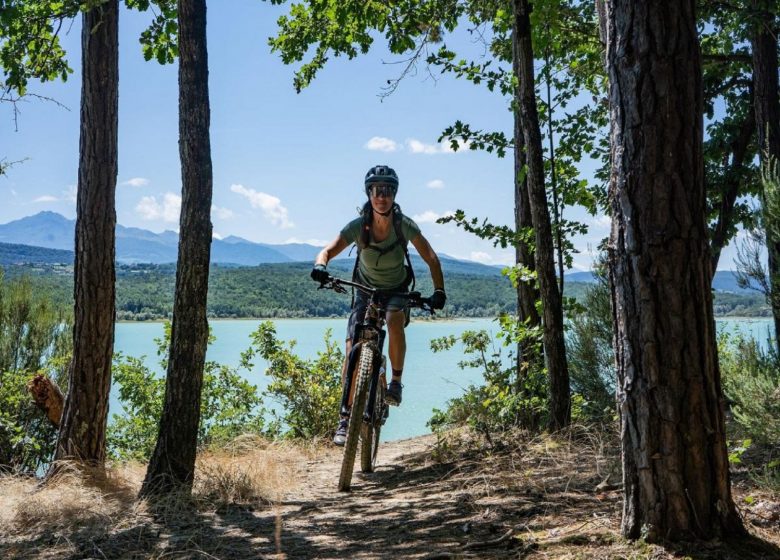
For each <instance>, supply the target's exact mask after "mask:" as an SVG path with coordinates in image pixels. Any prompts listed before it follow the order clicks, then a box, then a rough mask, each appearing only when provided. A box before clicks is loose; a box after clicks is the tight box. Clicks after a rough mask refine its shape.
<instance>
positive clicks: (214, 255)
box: [0, 212, 756, 294]
mask: <svg viewBox="0 0 780 560" xmlns="http://www.w3.org/2000/svg"><path fill="white" fill-rule="evenodd" d="M75 225H76V221H75V220H69V219H68V218H66V217H64V216H62V215H60V214H57V213H56V212H39V213H38V214H35V215H33V216H27V217H25V218H21V219H19V220H14V221H12V222H8V223H7V224H0V265H11V264H22V263H27V264H46V263H48V264H55V263H65V264H70V263H72V262H73V244H74V231H75ZM178 243H179V235H178V234H177V233H176V232H173V231H164V232H162V233H154V232H152V231H148V230H145V229H141V228H134V227H125V226H122V225H117V226H116V260H117V262H119V263H121V264H135V263H153V264H163V263H174V262H176V258H177V253H178ZM320 250H321V247H316V246H314V245H309V244H306V243H287V244H279V245H273V244H266V243H254V242H252V241H248V240H247V239H243V238H241V237H236V236H229V237H226V238H224V239H214V240H213V241H212V245H211V262H212V263H216V264H221V265H238V266H257V265H259V264H268V263H291V262H300V261H306V262H312V261H314V258H315V257H316V256H317V253H319V251H320ZM352 255H354V253H352ZM352 255H349V254H347V253H344V254H343V256H342V257H341V258H343V259H352V258H353V257H352ZM440 258H441V260H442V262H443V264H444V269H445V270H446V271H447V272H458V273H464V274H473V275H477V276H499V275H500V274H501V267H496V266H488V265H484V264H480V263H476V262H472V261H463V260H459V259H454V258H452V257H448V256H446V255H440ZM412 262H413V264H414V267H415V270H416V271H417V273H418V274H420V273H422V272H423V271H424V270H425V265H424V263H422V260H421V259H420V257H419V256H417V255H415V254H414V253H412ZM566 280H567V281H569V282H582V283H592V282H595V281H596V277H595V275H594V274H593V272H571V273H568V274H566ZM712 287H713V289H714V290H716V291H721V292H730V293H735V294H755V293H756V292H755V291H754V290H750V289H745V288H742V287H740V286H739V285H738V284H737V278H736V276H735V274H734V273H733V272H731V271H727V270H719V271H717V272H716V273H715V277H714V278H713V282H712Z"/></svg>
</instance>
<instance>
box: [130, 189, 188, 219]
mask: <svg viewBox="0 0 780 560" xmlns="http://www.w3.org/2000/svg"><path fill="white" fill-rule="evenodd" d="M135 211H136V212H138V214H139V215H140V216H141V218H143V219H144V220H163V221H164V222H173V223H175V222H178V221H179V215H180V214H181V197H180V196H179V195H176V194H173V193H165V195H163V200H162V202H157V198H156V197H154V196H145V197H143V198H142V199H141V200H140V201H139V202H138V204H137V205H136V207H135Z"/></svg>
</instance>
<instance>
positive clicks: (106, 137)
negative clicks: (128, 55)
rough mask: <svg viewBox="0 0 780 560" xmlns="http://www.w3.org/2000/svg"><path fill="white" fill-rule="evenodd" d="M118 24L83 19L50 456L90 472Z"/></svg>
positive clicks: (105, 275)
mask: <svg viewBox="0 0 780 560" xmlns="http://www.w3.org/2000/svg"><path fill="white" fill-rule="evenodd" d="M118 19H119V4H118V1H117V0H109V1H108V2H105V3H103V4H101V5H100V6H99V7H97V8H93V9H91V10H89V11H88V12H85V13H84V15H83V16H82V30H81V47H82V71H81V76H82V90H81V133H80V140H79V177H78V194H77V197H76V245H75V247H76V251H75V253H76V254H75V265H74V282H73V284H74V287H73V296H74V302H75V306H74V318H73V319H74V321H73V361H72V362H71V366H70V373H69V377H68V393H67V396H66V398H65V409H64V411H63V414H62V422H61V425H60V432H59V438H58V441H57V450H56V452H55V460H58V461H59V460H63V459H76V460H78V461H80V462H82V463H85V464H87V465H90V466H93V467H102V466H103V464H104V462H105V458H106V424H107V421H108V394H109V390H110V388H111V359H112V354H113V350H114V316H115V270H114V259H115V253H116V251H115V230H116V208H115V193H116V177H117V129H118V120H117V111H118V87H119V62H118V61H119V39H118ZM55 468H56V466H55Z"/></svg>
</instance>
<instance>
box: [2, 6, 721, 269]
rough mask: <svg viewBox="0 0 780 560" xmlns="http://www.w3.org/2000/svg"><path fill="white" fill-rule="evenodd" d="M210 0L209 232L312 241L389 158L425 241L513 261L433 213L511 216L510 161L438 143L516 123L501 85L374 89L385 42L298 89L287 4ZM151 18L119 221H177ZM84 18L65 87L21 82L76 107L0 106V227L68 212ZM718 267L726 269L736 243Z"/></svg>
mask: <svg viewBox="0 0 780 560" xmlns="http://www.w3.org/2000/svg"><path fill="white" fill-rule="evenodd" d="M226 5H227V3H221V2H220V3H215V2H212V3H210V5H209V6H210V9H209V13H208V42H209V45H208V47H209V67H210V77H209V87H210V99H211V145H212V158H213V167H214V199H213V204H214V208H213V211H212V220H213V223H214V231H215V234H216V235H219V236H220V237H226V236H228V235H237V236H240V237H244V238H246V239H249V240H251V241H256V242H263V243H286V242H296V241H297V242H307V243H313V244H318V245H322V244H324V243H325V242H326V241H329V240H330V239H332V238H333V237H335V236H336V235H337V234H338V231H339V230H340V229H341V227H342V226H343V225H344V224H345V223H346V222H348V221H349V220H351V219H353V218H354V217H355V216H356V208H357V206H359V205H362V203H363V200H364V194H363V190H362V178H363V176H364V174H365V172H366V170H367V169H368V168H369V167H370V166H372V165H374V164H388V165H390V166H392V167H394V168H395V169H396V171H397V172H398V174H399V176H400V180H401V186H400V191H399V195H398V198H397V201H398V203H399V204H400V205H401V207H402V208H403V211H404V213H406V214H408V215H410V216H412V217H413V218H414V219H415V220H416V221H417V222H418V223H419V225H420V226H421V228H422V231H423V233H424V234H425V236H426V237H427V238H428V239H429V241H430V242H431V244H432V245H433V247H434V249H435V250H437V251H438V252H440V253H445V254H448V255H451V256H454V257H457V258H463V259H469V260H475V261H479V262H483V263H486V264H508V263H510V262H511V261H512V259H513V255H514V251H513V250H501V249H496V248H494V247H493V246H492V244H491V243H489V242H486V241H483V240H480V239H478V238H476V237H475V236H473V235H470V234H467V233H464V232H462V231H460V230H459V229H457V228H456V227H455V226H452V225H439V224H436V223H434V222H435V218H436V217H438V216H441V215H444V214H446V213H447V212H451V211H454V210H456V209H463V210H465V211H466V213H467V214H468V215H470V216H478V217H480V218H483V217H488V218H489V219H490V220H491V221H492V222H494V223H505V224H511V223H513V209H514V201H513V194H512V182H513V177H512V167H513V166H512V159H511V153H509V154H507V157H506V158H504V159H498V158H496V157H495V156H494V155H492V154H486V153H481V152H472V151H470V150H465V151H461V152H458V153H452V152H451V151H450V150H448V149H447V148H446V147H443V146H441V145H439V144H437V143H436V139H437V138H438V136H439V134H440V132H441V131H442V130H443V129H444V128H446V127H447V126H449V125H451V124H453V123H454V122H455V120H457V119H461V120H463V121H465V122H469V123H471V124H472V125H473V126H474V127H476V128H482V129H485V130H502V131H504V132H505V133H507V134H508V135H509V134H511V130H512V115H511V113H510V112H509V111H508V109H507V101H506V100H505V99H503V98H502V97H501V96H500V94H498V93H491V92H489V91H487V89H486V88H483V87H481V86H474V85H472V84H470V83H468V82H465V81H462V80H455V79H454V78H451V77H448V76H442V75H439V74H436V76H435V78H434V76H432V75H431V74H429V72H428V71H427V70H426V69H425V68H424V66H421V67H420V68H419V70H418V72H417V73H416V74H415V75H410V76H408V77H406V78H405V79H404V81H403V82H402V83H401V85H400V87H399V88H398V89H397V90H396V91H395V93H393V95H391V96H390V97H387V98H385V99H384V100H382V99H380V97H379V93H380V92H381V89H382V87H383V86H384V85H385V84H386V81H387V80H388V79H391V78H394V77H396V76H398V74H399V73H400V71H401V69H402V67H403V66H402V65H400V64H390V63H392V62H397V61H398V60H399V58H398V57H396V56H393V55H391V54H389V53H388V52H387V51H386V50H385V49H384V45H383V42H382V41H381V39H378V40H377V41H376V43H375V48H374V49H372V51H371V52H370V53H369V54H368V55H365V56H362V57H359V58H357V59H355V60H352V61H349V60H347V59H335V58H334V59H331V60H330V61H329V63H328V65H327V66H326V68H325V70H324V71H322V72H321V73H320V75H319V76H318V78H317V79H316V80H315V81H314V82H313V84H312V85H311V86H310V87H309V88H308V89H306V90H304V91H303V92H302V93H301V94H296V93H295V90H294V88H293V86H292V78H293V72H294V67H292V66H285V65H284V64H283V63H282V62H281V60H280V59H279V57H278V55H276V54H271V52H270V48H269V47H268V45H267V38H268V37H269V36H270V35H273V34H274V33H275V30H276V19H277V17H278V16H279V15H280V14H282V13H284V12H285V10H286V9H287V8H286V7H285V6H281V7H275V6H271V5H270V4H267V3H265V2H260V1H259V0H234V1H232V2H230V8H229V9H228V8H226V7H225V6H226ZM150 19H151V15H150V14H138V13H135V12H128V11H126V10H123V11H122V14H121V19H120V90H119V95H120V106H119V178H118V185H117V219H118V221H119V223H120V224H122V225H125V226H135V227H141V228H145V229H149V230H152V231H157V232H160V231H164V230H178V212H179V205H180V200H181V199H180V192H181V178H180V167H179V155H178V139H177V133H178V116H177V102H178V93H177V70H176V65H168V66H160V65H159V64H157V63H156V62H152V61H150V62H146V61H144V60H143V57H142V55H141V48H140V45H139V43H138V37H139V35H140V33H141V32H142V31H143V29H145V28H146V26H147V25H148V22H149V21H150ZM79 42H80V19H77V20H75V21H74V22H73V25H72V26H71V27H70V28H69V31H68V34H67V35H66V36H64V37H63V43H64V46H65V48H66V50H67V52H68V53H69V61H70V64H71V67H72V68H73V70H74V73H73V74H72V75H71V77H70V79H69V80H68V81H67V82H66V83H64V84H63V83H47V84H36V85H33V86H32V87H31V88H30V89H31V91H32V92H34V93H36V94H40V95H43V96H47V97H51V98H54V99H56V100H57V101H58V102H59V103H61V104H63V105H65V106H67V107H68V108H69V109H70V110H66V109H63V108H62V107H60V106H58V105H56V104H53V103H47V102H43V101H36V100H32V101H29V102H26V103H24V104H22V105H21V106H20V109H21V112H20V114H19V115H18V129H17V130H15V125H14V120H13V112H12V110H11V108H10V106H2V107H0V119H2V121H1V122H2V124H1V125H0V126H1V127H2V128H1V129H0V130H2V133H1V134H0V157H4V158H6V160H8V161H16V160H22V159H25V158H26V160H25V161H24V162H23V163H21V164H18V165H15V166H14V167H12V168H11V169H10V170H9V172H8V176H7V177H3V178H0V196H2V199H3V200H4V204H3V205H2V206H0V222H3V223H4V222H8V221H10V220H14V219H18V218H20V217H23V216H27V215H31V214H34V213H37V212H39V211H41V210H52V211H56V212H59V213H61V214H63V215H65V216H67V217H70V218H73V217H75V212H76V208H75V192H76V178H77V169H78V135H79V95H80V47H79ZM447 44H448V45H450V46H456V50H463V49H466V50H470V51H471V53H472V54H473V55H475V56H479V55H480V53H482V52H483V47H482V46H481V45H480V44H478V43H474V42H472V41H471V39H470V38H469V37H468V35H467V34H465V33H463V35H462V36H458V37H454V38H451V39H448V40H447ZM569 216H570V217H576V218H579V219H582V220H583V221H585V222H586V223H588V224H589V225H590V233H589V234H588V235H587V236H584V237H582V238H579V239H576V240H575V245H576V246H577V247H578V248H579V249H580V250H581V251H582V253H581V254H579V255H577V256H576V258H575V268H578V269H589V268H590V267H591V263H592V260H593V257H592V255H591V252H590V249H592V248H594V247H595V246H597V245H598V243H599V241H600V240H601V239H602V238H604V237H605V236H607V235H608V231H609V221H608V220H607V219H606V218H604V217H603V216H596V217H591V216H587V215H586V214H585V213H584V212H581V211H576V210H570V211H569ZM721 263H722V264H721V268H732V266H731V255H730V253H728V252H727V253H726V254H724V258H723V259H722V260H721Z"/></svg>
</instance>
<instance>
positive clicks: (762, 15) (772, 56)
mask: <svg viewBox="0 0 780 560" xmlns="http://www.w3.org/2000/svg"><path fill="white" fill-rule="evenodd" d="M773 5H774V4H773V3H772V2H769V1H768V0H752V7H753V10H754V14H753V17H754V18H755V28H754V30H753V35H752V37H751V43H752V48H753V96H754V106H755V111H756V129H757V132H758V148H759V153H760V157H761V167H762V168H764V167H766V166H767V165H769V164H770V163H771V162H774V163H775V164H777V163H778V162H780V130H778V129H779V128H780V100H778V97H777V95H778V78H777V72H778V62H777V38H776V37H777V35H776V32H777V26H776V24H775V17H776V16H775V13H774V11H773V10H772V6H773ZM766 248H767V256H768V258H767V260H768V264H769V286H770V295H769V298H770V303H771V306H772V316H773V318H774V324H775V345H776V348H777V350H778V352H780V286H778V284H779V283H780V239H775V236H774V235H773V234H772V233H771V231H770V229H769V228H766Z"/></svg>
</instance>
